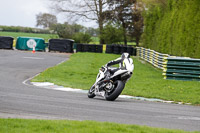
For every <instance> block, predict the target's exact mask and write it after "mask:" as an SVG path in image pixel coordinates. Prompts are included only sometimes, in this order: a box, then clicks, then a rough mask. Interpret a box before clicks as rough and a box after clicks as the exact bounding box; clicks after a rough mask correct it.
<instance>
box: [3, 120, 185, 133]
mask: <svg viewBox="0 0 200 133" xmlns="http://www.w3.org/2000/svg"><path fill="white" fill-rule="evenodd" d="M0 132H1V133H186V132H185V131H181V130H169V129H161V128H150V127H147V126H136V125H125V124H115V123H108V122H94V121H68V120H24V119H0Z"/></svg>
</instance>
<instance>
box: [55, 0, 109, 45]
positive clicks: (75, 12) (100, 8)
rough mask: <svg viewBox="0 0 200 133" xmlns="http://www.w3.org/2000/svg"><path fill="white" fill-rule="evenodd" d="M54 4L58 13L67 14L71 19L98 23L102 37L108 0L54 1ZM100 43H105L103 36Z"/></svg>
mask: <svg viewBox="0 0 200 133" xmlns="http://www.w3.org/2000/svg"><path fill="white" fill-rule="evenodd" d="M52 2H53V5H54V7H55V9H56V10H57V11H58V12H60V13H67V16H68V17H69V18H70V19H74V20H78V19H85V20H90V21H96V22H97V23H98V25H99V33H100V35H101V34H102V33H103V27H104V23H105V17H106V13H105V11H106V9H107V0H52ZM100 43H101V44H103V43H104V41H103V39H102V38H101V36H100Z"/></svg>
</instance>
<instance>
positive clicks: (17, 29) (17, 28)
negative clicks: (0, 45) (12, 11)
mask: <svg viewBox="0 0 200 133" xmlns="http://www.w3.org/2000/svg"><path fill="white" fill-rule="evenodd" d="M0 31H6V32H25V33H41V34H50V33H52V32H51V31H50V30H48V29H39V28H30V27H22V26H1V25H0Z"/></svg>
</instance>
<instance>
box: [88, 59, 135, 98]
mask: <svg viewBox="0 0 200 133" xmlns="http://www.w3.org/2000/svg"><path fill="white" fill-rule="evenodd" d="M130 61H131V62H133V60H132V59H131V60H129V63H127V65H126V69H120V68H118V69H117V68H114V67H101V68H100V70H99V73H98V75H97V78H96V82H95V83H94V84H93V85H92V87H91V88H90V90H89V91H88V97H89V98H93V97H95V96H101V97H104V98H105V99H106V100H108V101H114V100H115V99H116V98H117V97H118V96H119V95H120V94H121V92H122V91H123V89H124V87H125V83H126V82H127V81H128V80H129V79H130V78H131V76H132V73H133V69H134V65H133V63H130ZM125 63H126V60H125ZM113 70H115V72H114V73H112V71H113ZM116 70H117V71H116Z"/></svg>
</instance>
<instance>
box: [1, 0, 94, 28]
mask: <svg viewBox="0 0 200 133" xmlns="http://www.w3.org/2000/svg"><path fill="white" fill-rule="evenodd" d="M0 3H1V4H0V25H6V26H26V27H35V25H36V14H38V13H40V12H41V13H51V14H53V13H54V12H53V11H52V10H50V8H49V3H48V0H0ZM56 16H57V17H58V22H60V23H63V22H64V21H66V20H65V19H64V16H61V15H56ZM79 24H82V25H84V26H88V27H89V26H91V27H95V26H96V24H95V23H94V22H93V23H89V22H87V23H85V22H79Z"/></svg>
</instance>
